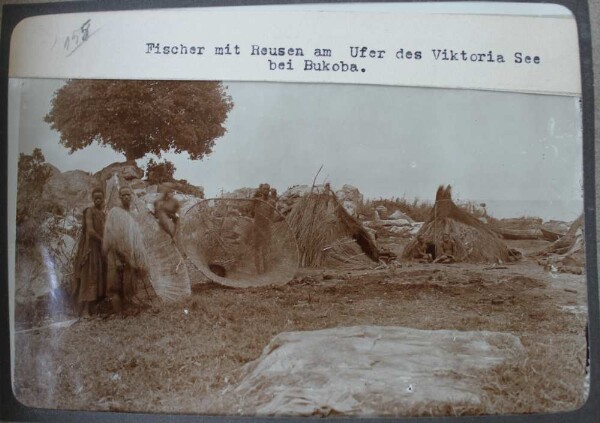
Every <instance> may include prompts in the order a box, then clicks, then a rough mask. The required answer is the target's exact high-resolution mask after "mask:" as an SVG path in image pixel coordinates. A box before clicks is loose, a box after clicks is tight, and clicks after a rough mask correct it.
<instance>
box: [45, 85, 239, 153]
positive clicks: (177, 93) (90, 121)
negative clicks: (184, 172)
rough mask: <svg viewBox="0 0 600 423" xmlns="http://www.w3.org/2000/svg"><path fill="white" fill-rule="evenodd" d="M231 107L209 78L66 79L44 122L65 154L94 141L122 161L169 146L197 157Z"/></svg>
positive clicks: (221, 89)
mask: <svg viewBox="0 0 600 423" xmlns="http://www.w3.org/2000/svg"><path fill="white" fill-rule="evenodd" d="M232 107H233V102H232V100H231V97H230V96H229V95H227V93H226V91H225V87H224V86H223V84H222V83H220V82H215V81H127V80H70V81H69V82H67V83H66V84H65V85H64V86H63V87H61V88H60V89H58V90H57V91H56V92H55V93H54V97H53V99H52V108H51V110H50V113H48V114H47V115H46V117H45V118H44V120H45V121H46V122H48V123H49V124H50V126H51V127H52V129H54V130H56V131H59V132H60V143H61V144H62V145H64V146H65V147H67V148H69V149H70V152H71V153H73V152H75V151H77V150H80V149H82V148H85V147H87V146H89V145H91V144H92V143H94V142H97V143H99V144H100V145H103V146H109V147H111V148H112V149H114V150H115V151H117V152H119V153H123V154H124V155H125V157H126V158H127V160H134V159H139V158H142V157H144V155H146V154H148V153H152V154H156V155H157V156H159V157H160V154H161V152H164V151H169V150H173V151H175V152H176V153H181V152H183V151H185V152H188V153H189V154H190V157H191V158H192V159H193V160H197V159H202V158H203V157H204V156H206V155H208V154H210V153H211V152H212V149H213V147H214V143H215V140H216V139H218V138H219V137H221V136H223V135H224V134H225V132H226V129H225V127H224V126H223V123H224V122H225V120H226V119H227V115H228V113H229V111H230V110H231V109H232Z"/></svg>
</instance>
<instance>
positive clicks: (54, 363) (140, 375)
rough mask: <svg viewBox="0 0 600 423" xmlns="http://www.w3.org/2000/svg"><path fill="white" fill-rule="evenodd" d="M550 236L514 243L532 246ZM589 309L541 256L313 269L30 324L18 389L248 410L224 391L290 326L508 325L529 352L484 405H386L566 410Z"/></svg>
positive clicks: (122, 406)
mask: <svg viewBox="0 0 600 423" xmlns="http://www.w3.org/2000/svg"><path fill="white" fill-rule="evenodd" d="M539 242H543V241H531V242H530V241H525V242H523V241H519V242H513V244H514V245H511V246H513V247H515V246H516V247H519V248H521V249H522V250H525V251H528V250H534V249H536V248H538V247H539V246H538V245H537V243H539ZM586 319H587V314H586V283H585V276H582V275H571V274H552V273H549V272H547V271H544V270H543V269H542V267H541V266H539V265H537V263H535V261H533V260H531V259H525V260H523V261H521V262H519V263H516V264H507V265H495V266H490V265H469V264H452V265H433V264H430V265H427V264H418V265H407V264H404V265H402V267H400V268H397V269H381V270H354V271H349V270H327V269H318V270H316V269H315V270H304V271H302V272H301V273H300V274H299V275H298V277H297V278H295V279H294V280H293V281H291V282H290V283H288V284H286V285H283V286H270V287H264V288H248V289H232V288H224V287H221V286H219V285H216V284H212V283H209V284H198V285H195V286H194V289H193V295H192V296H191V297H190V298H188V299H186V300H184V301H181V302H178V303H174V304H169V305H164V306H162V307H160V308H158V309H157V310H155V312H144V313H142V314H140V315H138V316H133V317H127V318H122V317H116V316H111V317H108V318H94V319H92V320H85V321H80V322H77V323H75V324H73V325H72V326H70V327H66V328H46V329H38V330H30V331H22V332H18V333H17V334H16V351H17V354H16V371H15V383H14V387H15V393H16V395H17V398H18V399H19V400H20V401H21V402H23V403H24V404H26V405H28V406H32V407H48V408H61V409H85V410H112V411H117V410H118V411H145V412H166V413H203V414H238V413H240V412H243V410H239V409H238V407H237V405H236V404H235V403H231V402H229V403H228V402H227V401H224V400H223V399H222V398H221V393H222V392H224V391H225V390H227V389H228V388H229V387H231V386H232V385H235V384H236V382H237V380H238V378H239V369H240V367H241V366H243V365H244V364H246V363H248V362H249V361H252V360H254V359H256V358H257V357H258V356H259V355H260V353H261V352H262V349H263V348H264V347H265V346H266V345H267V343H268V342H269V341H270V340H271V338H273V337H274V336H275V335H277V334H278V333H280V332H283V331H297V330H315V329H323V328H331V327H337V326H354V325H386V326H407V327H412V328H418V329H455V330H488V331H498V332H508V333H511V334H514V335H517V336H519V337H520V339H521V342H522V344H523V346H524V347H525V349H526V351H527V354H528V358H527V360H525V361H523V360H521V361H515V362H506V363H504V364H502V365H500V366H498V367H497V368H494V369H493V371H491V372H487V373H485V374H481V375H480V376H481V378H482V380H483V381H484V386H485V395H484V398H483V401H482V403H481V405H480V406H477V407H473V406H471V407H461V406H460V404H445V405H441V406H436V407H428V406H427V405H426V404H425V405H422V406H420V407H418V408H415V409H413V410H405V409H403V410H398V409H395V408H389V409H382V410H380V413H381V415H447V414H495V413H502V414H510V413H536V412H554V411H566V410H572V409H575V408H577V407H579V406H581V405H583V403H584V402H585V400H586V395H587V390H586V388H584V379H585V361H586V341H585V324H586Z"/></svg>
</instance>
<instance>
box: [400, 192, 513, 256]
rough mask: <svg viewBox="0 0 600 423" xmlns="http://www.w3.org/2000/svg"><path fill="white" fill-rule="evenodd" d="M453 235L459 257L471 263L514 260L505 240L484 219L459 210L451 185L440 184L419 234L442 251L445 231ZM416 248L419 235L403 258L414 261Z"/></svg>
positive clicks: (406, 249)
mask: <svg viewBox="0 0 600 423" xmlns="http://www.w3.org/2000/svg"><path fill="white" fill-rule="evenodd" d="M445 233H446V234H448V235H450V238H451V239H452V240H453V241H454V243H455V245H456V250H457V254H456V260H458V261H466V262H471V263H499V262H507V261H510V260H511V253H510V251H509V248H508V247H507V246H506V244H504V242H503V241H502V240H501V239H500V238H499V237H498V235H496V234H495V233H494V232H493V231H492V230H490V229H489V228H488V227H487V226H486V225H485V224H484V223H483V222H481V221H480V220H479V219H477V218H475V217H474V216H472V215H470V214H469V213H467V212H466V211H464V210H462V209H460V208H459V207H458V206H457V205H456V204H454V202H453V201H452V188H451V187H450V185H448V186H447V187H444V186H440V187H439V188H438V190H437V193H436V196H435V204H434V206H433V208H432V210H431V214H430V215H429V218H428V219H427V221H426V222H425V223H424V224H423V226H422V227H421V229H420V230H419V232H418V233H417V236H419V235H421V236H423V237H424V239H425V243H426V244H428V246H433V247H435V250H439V245H440V244H441V241H442V236H443V234H445ZM416 247H417V240H416V237H415V239H414V240H412V241H411V242H410V243H409V244H408V245H407V246H406V247H405V248H404V251H403V253H402V257H403V258H404V259H407V260H411V259H412V257H413V253H414V250H415V248H416Z"/></svg>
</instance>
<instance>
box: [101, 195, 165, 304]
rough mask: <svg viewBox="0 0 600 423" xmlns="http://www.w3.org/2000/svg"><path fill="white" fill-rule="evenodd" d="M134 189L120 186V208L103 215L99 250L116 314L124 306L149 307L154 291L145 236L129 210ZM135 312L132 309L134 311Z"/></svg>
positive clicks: (108, 292) (109, 294) (154, 296)
mask: <svg viewBox="0 0 600 423" xmlns="http://www.w3.org/2000/svg"><path fill="white" fill-rule="evenodd" d="M133 195H134V193H133V191H132V190H131V189H130V188H129V187H121V188H120V189H119V199H120V200H121V206H120V207H113V208H112V209H111V210H110V211H109V212H108V215H107V217H106V224H105V227H104V239H103V243H102V250H103V251H104V253H105V254H106V262H107V274H106V286H107V295H108V296H109V298H110V301H111V303H112V306H113V311H114V312H115V313H120V312H122V311H123V310H124V308H125V307H127V308H130V309H132V310H133V309H135V308H136V307H137V311H139V307H140V306H148V305H149V302H151V301H152V300H153V299H154V298H156V293H155V292H154V290H153V289H152V286H151V285H150V282H149V280H148V273H149V272H148V270H149V261H148V255H147V252H146V247H145V245H144V237H143V235H142V232H141V231H140V228H139V226H138V224H137V222H136V221H135V219H134V217H133V215H132V213H131V210H130V209H131V205H132V201H133ZM134 311H135V310H134Z"/></svg>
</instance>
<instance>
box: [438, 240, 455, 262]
mask: <svg viewBox="0 0 600 423" xmlns="http://www.w3.org/2000/svg"><path fill="white" fill-rule="evenodd" d="M439 251H440V253H441V254H440V255H439V256H438V257H437V258H436V259H435V260H434V261H433V262H434V263H454V262H455V261H456V244H455V243H454V241H453V240H452V238H450V235H449V234H447V233H445V234H444V235H442V242H441V244H440V246H439Z"/></svg>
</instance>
